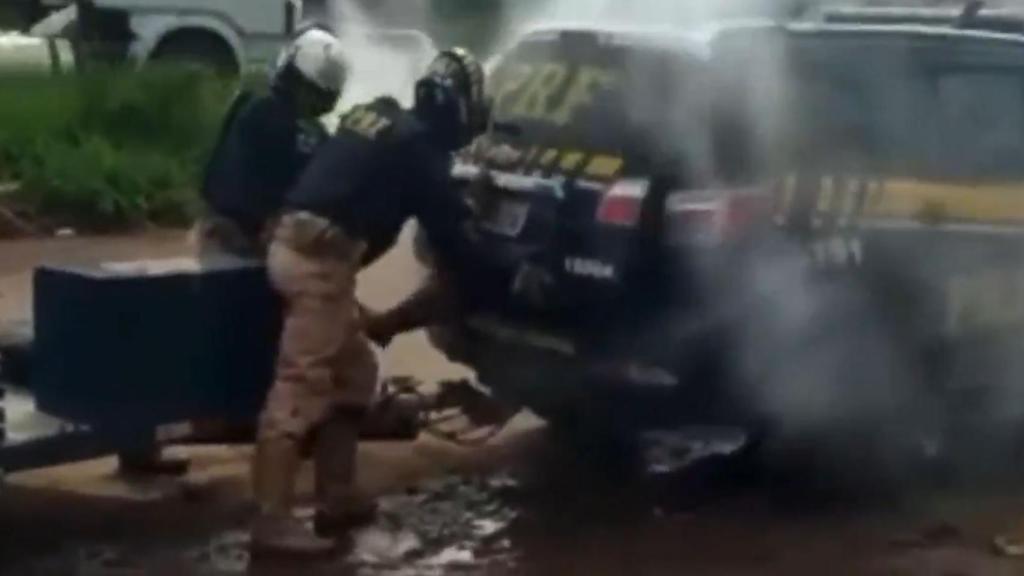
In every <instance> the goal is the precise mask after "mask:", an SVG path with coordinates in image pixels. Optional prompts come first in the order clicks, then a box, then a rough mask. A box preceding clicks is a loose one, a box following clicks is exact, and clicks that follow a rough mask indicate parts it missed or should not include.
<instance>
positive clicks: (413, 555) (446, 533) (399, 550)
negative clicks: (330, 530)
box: [349, 475, 518, 576]
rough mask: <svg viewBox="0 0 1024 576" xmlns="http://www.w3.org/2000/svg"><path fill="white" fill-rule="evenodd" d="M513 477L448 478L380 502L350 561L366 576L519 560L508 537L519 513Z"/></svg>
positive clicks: (466, 569) (473, 570) (472, 569)
mask: <svg viewBox="0 0 1024 576" xmlns="http://www.w3.org/2000/svg"><path fill="white" fill-rule="evenodd" d="M517 487H518V483H517V482H516V481H515V480H514V479H512V478H511V477H510V476H507V475H496V476H488V477H455V476H453V477H447V478H442V479H440V480H436V481H432V482H428V483H426V484H423V485H422V486H420V487H419V488H418V489H416V490H414V491H410V492H409V493H407V494H401V495H395V496H389V497H386V498H383V499H382V500H381V502H380V504H381V513H380V516H379V518H378V521H377V523H376V524H374V525H373V526H370V527H368V528H365V529H363V530H361V531H359V532H357V533H356V534H355V535H354V545H353V550H352V552H351V554H350V556H349V563H350V564H352V565H353V566H355V567H356V568H357V570H356V573H357V574H359V575H361V576H397V575H403V574H447V573H452V572H457V573H460V574H477V573H480V574H484V573H493V572H494V571H495V570H497V569H499V568H510V567H512V566H513V565H514V563H515V557H514V555H513V554H512V553H511V550H510V549H511V543H510V541H509V540H508V539H507V538H506V537H504V534H505V532H506V531H507V530H508V528H509V526H510V525H511V524H512V522H513V521H514V520H515V519H516V518H517V516H518V512H517V511H516V510H515V509H514V508H512V507H511V505H510V504H509V502H508V500H509V499H508V496H509V492H511V491H514V490H516V489H517Z"/></svg>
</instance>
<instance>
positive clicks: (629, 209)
mask: <svg viewBox="0 0 1024 576" xmlns="http://www.w3.org/2000/svg"><path fill="white" fill-rule="evenodd" d="M649 186H650V183H649V182H648V181H646V180H619V181H618V182H616V183H615V184H613V185H612V186H611V187H609V188H608V190H607V191H606V192H605V193H604V197H603V198H601V202H600V204H598V206H597V216H596V219H597V221H598V222H600V223H601V224H607V225H609V226H623V227H627V228H631V227H633V226H636V225H637V223H638V222H640V215H641V213H642V212H643V205H644V198H645V197H646V196H647V190H648V188H649Z"/></svg>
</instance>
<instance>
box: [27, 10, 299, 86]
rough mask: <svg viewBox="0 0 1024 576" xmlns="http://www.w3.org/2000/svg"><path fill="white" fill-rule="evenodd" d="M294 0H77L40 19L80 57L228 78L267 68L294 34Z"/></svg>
mask: <svg viewBox="0 0 1024 576" xmlns="http://www.w3.org/2000/svg"><path fill="white" fill-rule="evenodd" d="M301 17H302V2H301V0H76V1H75V2H73V3H70V4H68V5H67V6H66V7H64V8H63V9H60V10H58V11H56V12H53V13H52V14H51V15H50V16H48V17H47V18H45V19H44V20H43V21H41V22H39V23H38V24H37V25H36V26H34V27H33V28H32V30H31V31H30V33H31V34H32V35H36V36H48V37H52V36H68V37H72V38H73V39H74V40H75V41H76V45H77V46H78V49H79V51H80V55H81V56H83V58H82V59H83V60H86V59H91V60H99V61H108V62H121V61H134V62H137V63H144V62H149V61H156V60H164V61H188V62H194V63H199V64H203V65H207V66H209V67H211V68H214V69H217V70H219V71H223V72H227V73H238V72H240V71H242V70H245V69H247V68H251V67H257V66H262V65H266V64H267V63H268V62H269V61H270V60H271V59H272V58H273V57H274V56H275V55H276V54H277V51H278V49H279V48H280V46H281V44H282V43H283V42H284V41H285V40H286V39H287V38H288V37H289V36H290V35H291V34H292V33H293V32H294V30H295V29H296V27H297V26H298V25H299V22H300V19H301Z"/></svg>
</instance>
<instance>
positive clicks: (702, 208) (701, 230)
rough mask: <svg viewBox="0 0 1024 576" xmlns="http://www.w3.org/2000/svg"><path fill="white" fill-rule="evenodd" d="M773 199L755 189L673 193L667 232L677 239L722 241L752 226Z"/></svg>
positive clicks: (668, 203) (698, 242)
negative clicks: (755, 192) (754, 192)
mask: <svg viewBox="0 0 1024 576" xmlns="http://www.w3.org/2000/svg"><path fill="white" fill-rule="evenodd" d="M770 201H771V197H770V196H766V195H761V194H752V193H734V192H722V193H712V194H701V193H698V192H679V193H675V194H670V195H669V197H668V199H667V201H666V206H665V216H666V218H667V222H666V228H667V232H668V235H669V238H670V240H671V241H672V242H673V243H677V244H696V245H701V246H714V245H719V244H722V243H725V242H727V241H730V240H734V239H736V237H738V236H739V235H741V234H742V233H743V232H744V231H746V230H748V229H749V228H750V226H751V225H752V224H754V223H755V222H756V221H757V219H758V217H759V215H760V214H762V213H765V210H766V207H767V206H768V204H767V203H770Z"/></svg>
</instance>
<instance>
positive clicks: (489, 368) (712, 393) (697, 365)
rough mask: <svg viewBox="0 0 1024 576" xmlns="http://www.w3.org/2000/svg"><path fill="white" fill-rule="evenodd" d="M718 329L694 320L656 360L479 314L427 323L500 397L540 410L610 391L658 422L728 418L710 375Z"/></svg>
mask: <svg viewBox="0 0 1024 576" xmlns="http://www.w3.org/2000/svg"><path fill="white" fill-rule="evenodd" d="M722 334H723V332H722V330H721V328H720V327H719V326H715V325H712V324H710V323H701V324H698V323H694V325H693V326H692V327H690V329H689V330H684V331H679V333H678V334H677V336H678V337H677V338H675V339H674V340H673V341H672V342H671V344H670V346H671V349H672V351H673V353H672V354H668V355H667V354H664V353H662V354H660V355H658V356H659V357H661V358H662V359H663V361H654V360H651V359H650V358H646V357H644V358H642V357H639V356H638V355H617V354H612V355H606V356H597V355H593V354H591V353H588V352H587V351H585V350H580V349H578V348H577V346H576V345H575V343H574V342H573V340H572V339H570V338H568V337H565V336H562V335H557V334H552V333H549V332H544V331H541V330H537V329H533V328H527V327H524V326H521V325H519V326H517V325H514V324H512V323H509V322H507V321H504V320H497V319H494V318H487V317H476V318H472V319H469V320H467V321H465V322H464V323H462V324H461V325H458V326H451V327H445V328H434V329H432V330H431V331H430V340H431V342H432V343H433V344H434V345H435V346H436V347H437V348H439V349H440V350H441V351H442V352H444V353H445V354H446V355H447V356H448V357H449V358H450V359H451V360H453V361H455V362H460V363H463V364H466V365H469V366H470V367H472V368H473V369H475V370H476V371H477V375H478V377H479V379H480V381H481V382H483V383H485V384H486V385H487V386H489V387H490V388H492V389H493V390H494V391H495V392H496V393H497V394H498V395H499V396H501V397H502V398H503V399H505V400H507V401H510V402H516V403H519V404H522V405H525V406H527V407H529V408H532V409H534V410H535V411H537V412H538V413H541V415H544V413H545V412H549V413H550V412H552V411H558V410H561V409H563V408H564V407H566V406H572V405H579V404H585V403H587V402H589V401H590V400H593V399H594V398H598V397H600V398H605V399H607V398H609V397H613V398H615V401H616V402H617V403H619V405H620V406H621V409H622V410H623V411H634V412H643V413H647V414H650V415H651V422H652V424H654V423H655V421H657V423H658V424H659V425H660V424H663V423H665V421H666V420H667V421H671V422H672V423H677V422H701V423H710V422H712V421H713V422H719V421H722V420H723V419H727V420H730V421H731V420H733V419H734V418H733V417H732V416H726V415H725V414H726V413H727V412H733V411H734V410H733V408H735V407H722V406H721V405H720V402H719V400H720V399H721V398H720V397H719V396H720V395H719V393H720V392H722V391H723V390H724V387H723V386H720V385H719V384H722V382H721V380H720V379H718V378H715V377H712V376H710V374H711V373H712V372H714V371H715V369H714V368H712V366H714V365H716V364H718V363H719V362H720V361H721V360H723V359H724V358H725V354H724V353H723V352H724V350H725V348H724V347H723V346H724V340H723V339H722ZM666 358H668V359H669V360H670V361H664V359H666ZM709 368H710V369H711V371H710V372H709ZM723 408H724V410H723Z"/></svg>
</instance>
